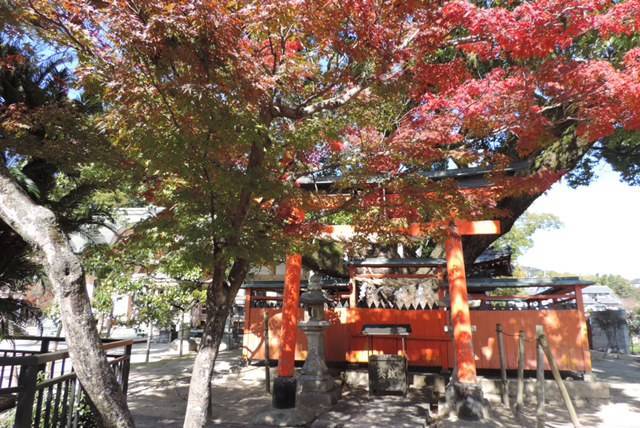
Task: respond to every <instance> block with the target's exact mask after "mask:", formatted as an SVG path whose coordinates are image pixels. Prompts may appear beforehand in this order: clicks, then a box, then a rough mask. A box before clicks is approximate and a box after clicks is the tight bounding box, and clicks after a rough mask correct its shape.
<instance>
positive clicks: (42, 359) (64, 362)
mask: <svg viewBox="0 0 640 428" xmlns="http://www.w3.org/2000/svg"><path fill="white" fill-rule="evenodd" d="M11 339H12V340H36V341H40V350H39V351H35V350H26V351H22V350H0V354H3V356H2V357H0V397H5V398H7V397H8V398H11V397H16V402H15V420H14V427H21V428H22V427H25V428H26V427H38V428H39V427H47V428H48V427H79V426H81V427H91V426H97V422H96V420H97V419H96V413H95V409H94V407H93V404H92V403H91V401H90V400H89V397H88V396H87V395H86V394H85V393H84V390H83V389H82V385H81V384H80V382H79V381H78V379H77V377H76V374H75V372H74V370H73V366H72V364H71V360H70V359H69V352H68V351H66V350H63V351H58V352H48V349H49V344H50V342H52V341H64V338H48V337H44V338H40V337H29V336H21V337H14V338H11ZM142 341H144V339H136V340H132V339H129V340H105V341H104V342H103V344H102V348H103V349H104V350H105V352H106V353H107V359H108V361H109V364H110V366H111V368H112V369H113V370H114V373H115V374H116V378H117V380H118V383H119V384H120V386H121V387H122V391H123V392H124V394H125V396H126V394H127V388H128V382H129V366H130V362H131V361H130V360H131V348H132V346H133V344H134V343H139V342H142ZM16 379H17V380H16Z"/></svg>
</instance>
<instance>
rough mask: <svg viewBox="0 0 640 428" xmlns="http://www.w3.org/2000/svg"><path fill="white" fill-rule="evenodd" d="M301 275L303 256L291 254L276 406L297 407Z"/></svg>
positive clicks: (286, 276) (285, 285)
mask: <svg viewBox="0 0 640 428" xmlns="http://www.w3.org/2000/svg"><path fill="white" fill-rule="evenodd" d="M301 275H302V256H301V255H300V254H290V255H289V256H288V257H287V261H286V271H285V277H284V292H283V296H282V324H281V330H280V357H279V358H278V377H276V378H275V379H274V380H273V392H272V405H273V407H274V408H276V409H288V408H292V407H295V404H296V378H295V362H296V335H297V331H298V312H299V307H300V277H301Z"/></svg>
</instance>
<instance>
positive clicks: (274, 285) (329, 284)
mask: <svg viewBox="0 0 640 428" xmlns="http://www.w3.org/2000/svg"><path fill="white" fill-rule="evenodd" d="M308 284H309V282H308V281H306V280H302V281H300V288H302V289H305V288H307V285H308ZM321 285H322V288H324V289H344V288H346V287H348V286H349V282H348V281H347V280H345V279H336V280H334V281H322V282H321ZM242 288H247V289H258V290H262V289H273V290H279V289H282V288H284V281H278V280H275V281H251V282H246V283H244V284H243V285H242Z"/></svg>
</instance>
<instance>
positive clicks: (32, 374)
mask: <svg viewBox="0 0 640 428" xmlns="http://www.w3.org/2000/svg"><path fill="white" fill-rule="evenodd" d="M39 371H40V369H39V367H38V366H35V365H24V366H22V367H20V376H19V378H18V387H19V388H20V391H19V392H18V401H17V403H16V415H15V419H14V423H13V426H14V427H16V428H20V427H30V426H31V422H32V420H33V401H34V399H35V398H36V382H37V381H38V372H39Z"/></svg>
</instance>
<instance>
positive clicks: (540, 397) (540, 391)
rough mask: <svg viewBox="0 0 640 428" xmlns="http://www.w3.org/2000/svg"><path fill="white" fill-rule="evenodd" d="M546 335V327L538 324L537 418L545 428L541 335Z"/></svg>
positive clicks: (542, 427)
mask: <svg viewBox="0 0 640 428" xmlns="http://www.w3.org/2000/svg"><path fill="white" fill-rule="evenodd" d="M543 335H544V328H543V327H542V326H541V325H537V326H536V380H537V385H536V390H537V391H536V392H537V401H538V403H537V406H536V420H537V426H538V428H544V419H545V418H544V351H543V349H542V344H541V343H540V336H543Z"/></svg>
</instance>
